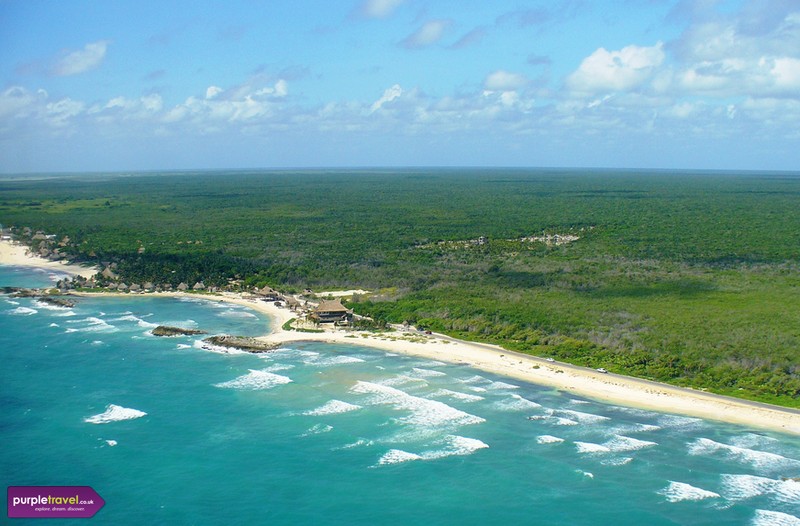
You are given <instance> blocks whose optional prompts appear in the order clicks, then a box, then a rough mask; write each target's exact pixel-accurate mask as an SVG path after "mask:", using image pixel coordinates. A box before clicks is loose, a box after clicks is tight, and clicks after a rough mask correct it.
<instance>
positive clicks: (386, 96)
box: [370, 84, 403, 113]
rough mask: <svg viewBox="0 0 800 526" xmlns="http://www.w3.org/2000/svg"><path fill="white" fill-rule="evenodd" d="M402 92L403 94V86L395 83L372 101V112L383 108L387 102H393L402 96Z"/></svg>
mask: <svg viewBox="0 0 800 526" xmlns="http://www.w3.org/2000/svg"><path fill="white" fill-rule="evenodd" d="M402 94H403V88H401V87H400V85H399V84H395V85H394V86H392V87H391V88H388V89H387V90H386V91H384V92H383V95H381V98H379V99H378V100H376V101H375V102H374V103H372V107H371V108H370V113H374V112H376V111H378V110H379V109H381V107H383V105H384V104H386V103H387V102H392V101H393V100H395V99H396V98H398V97H400V95H402Z"/></svg>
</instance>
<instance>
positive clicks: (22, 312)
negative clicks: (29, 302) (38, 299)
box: [6, 307, 39, 316]
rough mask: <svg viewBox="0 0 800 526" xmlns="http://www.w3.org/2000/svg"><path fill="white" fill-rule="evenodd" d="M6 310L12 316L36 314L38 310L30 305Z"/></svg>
mask: <svg viewBox="0 0 800 526" xmlns="http://www.w3.org/2000/svg"><path fill="white" fill-rule="evenodd" d="M6 312H7V313H9V314H13V315H14V316H30V315H32V314H36V313H37V312H39V311H38V310H36V309H32V308H30V307H17V308H16V309H11V310H9V311H6Z"/></svg>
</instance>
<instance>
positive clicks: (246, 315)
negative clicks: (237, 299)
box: [217, 309, 258, 319]
mask: <svg viewBox="0 0 800 526" xmlns="http://www.w3.org/2000/svg"><path fill="white" fill-rule="evenodd" d="M217 316H221V317H223V318H241V319H250V318H258V316H256V315H255V314H253V313H252V312H249V311H246V310H240V309H228V310H225V311H222V312H220V313H219V314H217Z"/></svg>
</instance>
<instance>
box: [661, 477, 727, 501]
mask: <svg viewBox="0 0 800 526" xmlns="http://www.w3.org/2000/svg"><path fill="white" fill-rule="evenodd" d="M658 494H659V495H664V497H666V499H667V501H669V502H684V501H698V500H705V499H716V498H719V497H720V495H719V493H714V492H713V491H708V490H705V489H702V488H697V487H695V486H692V485H690V484H686V483H684V482H674V481H670V482H669V486H667V487H666V488H664V489H662V490H660V491H659V492H658Z"/></svg>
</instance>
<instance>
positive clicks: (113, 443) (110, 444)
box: [106, 440, 117, 447]
mask: <svg viewBox="0 0 800 526" xmlns="http://www.w3.org/2000/svg"><path fill="white" fill-rule="evenodd" d="M106 444H108V445H109V446H110V447H114V446H116V445H117V441H116V440H106Z"/></svg>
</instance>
